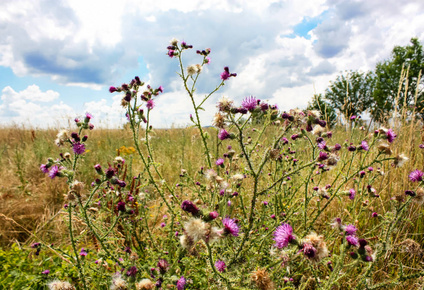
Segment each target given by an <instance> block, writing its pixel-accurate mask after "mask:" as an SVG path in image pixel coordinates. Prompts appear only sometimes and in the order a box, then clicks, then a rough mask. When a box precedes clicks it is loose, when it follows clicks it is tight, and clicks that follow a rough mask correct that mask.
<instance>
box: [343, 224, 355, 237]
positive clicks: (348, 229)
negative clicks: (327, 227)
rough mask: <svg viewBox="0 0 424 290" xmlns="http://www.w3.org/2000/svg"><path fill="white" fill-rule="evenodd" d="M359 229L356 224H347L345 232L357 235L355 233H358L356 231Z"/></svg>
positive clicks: (349, 234)
mask: <svg viewBox="0 0 424 290" xmlns="http://www.w3.org/2000/svg"><path fill="white" fill-rule="evenodd" d="M357 230H358V229H357V228H356V227H355V226H354V225H352V224H350V225H347V226H346V227H345V232H346V235H348V236H353V235H355V233H356V231H357Z"/></svg>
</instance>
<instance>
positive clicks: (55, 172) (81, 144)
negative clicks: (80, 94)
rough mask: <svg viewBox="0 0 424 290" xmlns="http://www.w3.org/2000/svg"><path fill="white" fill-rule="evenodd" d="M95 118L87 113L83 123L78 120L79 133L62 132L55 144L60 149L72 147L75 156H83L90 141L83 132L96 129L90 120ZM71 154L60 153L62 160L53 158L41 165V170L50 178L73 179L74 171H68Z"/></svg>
mask: <svg viewBox="0 0 424 290" xmlns="http://www.w3.org/2000/svg"><path fill="white" fill-rule="evenodd" d="M92 117H93V116H92V115H91V114H90V113H86V115H85V118H84V120H83V121H80V119H78V118H76V119H75V123H76V125H77V126H78V127H79V133H77V132H72V133H69V131H67V130H62V131H60V132H59V133H58V134H57V138H56V140H55V143H56V145H57V146H59V147H63V146H65V145H66V144H68V145H70V147H72V151H73V152H74V154H75V155H78V156H80V155H82V154H84V152H85V142H86V141H87V139H88V136H87V135H84V136H83V137H81V132H82V130H83V129H90V130H93V129H94V125H93V124H91V123H90V120H91V118H92ZM72 162H73V161H72V158H71V153H69V152H65V153H60V159H57V160H53V159H52V158H48V159H47V163H46V164H41V165H40V170H41V171H43V172H44V173H48V175H49V177H50V178H52V179H53V178H55V177H56V176H58V177H71V176H72V175H73V171H72V170H68V169H67V167H71V166H72Z"/></svg>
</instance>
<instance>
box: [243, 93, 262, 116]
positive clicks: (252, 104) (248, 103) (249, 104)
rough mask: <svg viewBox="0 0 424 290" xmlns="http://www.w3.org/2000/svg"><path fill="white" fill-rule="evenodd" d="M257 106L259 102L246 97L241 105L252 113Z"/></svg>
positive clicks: (252, 97) (251, 97) (253, 98)
mask: <svg viewBox="0 0 424 290" xmlns="http://www.w3.org/2000/svg"><path fill="white" fill-rule="evenodd" d="M257 105H258V100H257V99H256V98H255V97H254V96H249V97H246V98H245V99H244V100H243V101H242V103H241V106H242V107H243V108H245V109H246V110H248V111H250V112H252V111H253V110H254V109H255V108H256V107H257Z"/></svg>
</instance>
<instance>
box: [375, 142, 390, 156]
mask: <svg viewBox="0 0 424 290" xmlns="http://www.w3.org/2000/svg"><path fill="white" fill-rule="evenodd" d="M377 149H378V151H380V152H381V153H384V154H387V155H391V154H392V153H393V151H392V149H390V145H389V144H387V143H380V144H379V145H378V146H377Z"/></svg>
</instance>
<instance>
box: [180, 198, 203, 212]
mask: <svg viewBox="0 0 424 290" xmlns="http://www.w3.org/2000/svg"><path fill="white" fill-rule="evenodd" d="M181 208H182V210H184V211H186V212H189V213H191V214H192V215H194V216H197V215H198V214H199V212H200V210H199V209H198V208H197V206H196V205H195V204H194V203H193V202H191V201H190V200H184V201H183V203H182V204H181Z"/></svg>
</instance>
